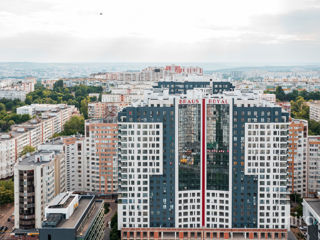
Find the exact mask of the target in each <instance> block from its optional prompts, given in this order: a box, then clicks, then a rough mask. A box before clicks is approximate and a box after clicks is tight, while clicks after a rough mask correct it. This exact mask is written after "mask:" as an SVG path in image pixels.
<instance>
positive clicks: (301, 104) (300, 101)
mask: <svg viewBox="0 0 320 240" xmlns="http://www.w3.org/2000/svg"><path fill="white" fill-rule="evenodd" d="M290 104H291V116H292V117H293V118H298V119H306V120H308V119H309V106H308V105H307V104H306V101H305V100H304V98H303V97H301V96H299V97H298V98H297V100H296V101H291V102H290Z"/></svg>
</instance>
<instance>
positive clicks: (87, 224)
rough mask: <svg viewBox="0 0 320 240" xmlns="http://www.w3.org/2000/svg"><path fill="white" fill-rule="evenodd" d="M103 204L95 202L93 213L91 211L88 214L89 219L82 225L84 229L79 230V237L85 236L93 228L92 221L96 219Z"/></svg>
mask: <svg viewBox="0 0 320 240" xmlns="http://www.w3.org/2000/svg"><path fill="white" fill-rule="evenodd" d="M102 204H103V201H97V200H95V202H94V203H93V206H92V208H94V209H93V210H92V212H91V211H90V212H89V213H88V216H87V218H85V219H84V222H83V224H82V227H81V228H79V229H77V236H79V235H80V236H84V235H85V234H86V232H87V231H88V229H89V227H90V226H91V223H92V221H93V220H94V219H95V218H96V216H97V214H98V211H99V209H100V206H101V205H102Z"/></svg>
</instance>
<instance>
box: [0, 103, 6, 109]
mask: <svg viewBox="0 0 320 240" xmlns="http://www.w3.org/2000/svg"><path fill="white" fill-rule="evenodd" d="M0 111H6V105H4V104H3V103H0Z"/></svg>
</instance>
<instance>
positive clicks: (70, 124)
mask: <svg viewBox="0 0 320 240" xmlns="http://www.w3.org/2000/svg"><path fill="white" fill-rule="evenodd" d="M77 133H80V134H84V118H83V116H72V117H71V118H70V119H69V120H68V121H67V122H66V123H65V125H64V130H63V131H62V133H61V135H63V136H69V135H74V134H77Z"/></svg>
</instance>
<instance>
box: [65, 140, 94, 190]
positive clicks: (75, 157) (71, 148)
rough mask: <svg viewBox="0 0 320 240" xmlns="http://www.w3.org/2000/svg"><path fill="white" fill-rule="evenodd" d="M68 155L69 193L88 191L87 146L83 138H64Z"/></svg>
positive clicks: (67, 180) (67, 181)
mask: <svg viewBox="0 0 320 240" xmlns="http://www.w3.org/2000/svg"><path fill="white" fill-rule="evenodd" d="M63 146H64V150H65V155H66V171H67V178H66V183H67V191H87V189H86V184H85V183H86V179H88V178H89V177H90V176H89V177H88V176H87V168H88V163H87V158H86V149H85V148H86V144H85V138H84V137H83V136H70V137H64V138H63ZM89 175H90V174H89Z"/></svg>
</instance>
